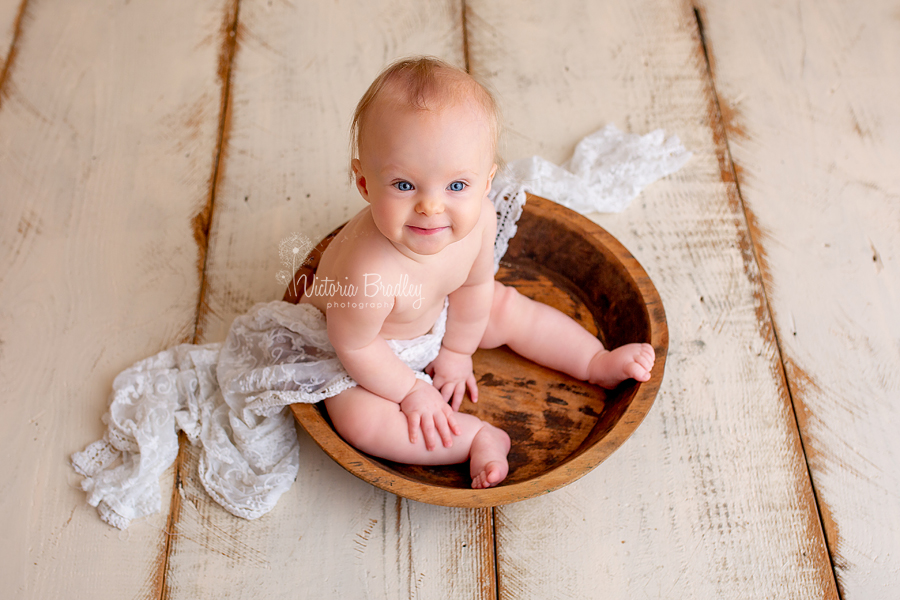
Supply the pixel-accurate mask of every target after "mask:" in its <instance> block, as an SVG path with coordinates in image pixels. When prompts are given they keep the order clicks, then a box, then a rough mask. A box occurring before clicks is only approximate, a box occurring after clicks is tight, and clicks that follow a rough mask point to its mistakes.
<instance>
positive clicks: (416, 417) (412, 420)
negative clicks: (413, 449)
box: [406, 413, 422, 444]
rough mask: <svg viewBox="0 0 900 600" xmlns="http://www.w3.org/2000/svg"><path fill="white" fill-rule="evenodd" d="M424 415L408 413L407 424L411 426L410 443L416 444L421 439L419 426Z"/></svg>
mask: <svg viewBox="0 0 900 600" xmlns="http://www.w3.org/2000/svg"><path fill="white" fill-rule="evenodd" d="M421 421H422V416H421V415H420V414H419V413H413V414H411V415H406V424H407V425H408V426H409V443H410V444H415V443H416V442H417V441H418V440H419V426H420V424H421Z"/></svg>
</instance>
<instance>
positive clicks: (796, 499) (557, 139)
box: [467, 0, 836, 599]
mask: <svg viewBox="0 0 900 600" xmlns="http://www.w3.org/2000/svg"><path fill="white" fill-rule="evenodd" d="M468 6H469V10H468V19H467V22H468V24H469V31H468V41H469V48H470V51H471V54H470V64H471V66H472V70H473V72H474V73H476V74H477V75H480V76H482V77H484V78H486V79H488V81H489V82H490V83H491V84H492V85H493V87H494V88H495V89H496V90H498V91H499V93H500V95H501V97H502V105H503V108H504V114H505V116H506V118H507V126H508V128H507V137H506V148H507V158H509V159H514V158H518V157H521V156H526V155H529V154H532V153H537V154H541V155H543V156H545V157H546V158H549V159H551V160H554V161H560V160H562V159H564V158H566V157H567V156H568V154H569V153H570V152H571V150H572V147H573V146H574V143H575V142H576V141H577V140H578V139H580V138H581V137H582V136H584V135H586V134H588V133H591V132H592V131H594V130H596V129H598V128H599V127H600V126H602V125H604V124H606V123H609V122H611V123H614V124H617V125H618V126H620V127H621V128H623V129H625V130H628V131H633V132H635V133H646V132H649V131H650V130H652V129H655V128H657V127H662V128H664V129H666V130H667V131H668V132H669V133H672V134H677V135H679V136H680V137H681V139H682V140H683V142H684V143H685V145H686V146H687V147H688V148H689V149H690V150H692V151H693V152H694V158H693V159H692V160H691V162H689V163H688V165H687V166H686V167H685V168H684V169H683V170H682V171H680V172H679V173H677V174H676V175H673V176H671V177H669V178H667V179H666V180H664V181H661V182H658V183H656V184H654V185H653V186H651V187H649V188H648V189H646V190H645V191H644V192H643V194H642V195H641V196H640V197H639V198H638V199H637V200H635V201H634V202H633V203H632V205H631V206H630V207H629V208H628V210H627V211H626V212H624V213H622V214H620V215H602V216H601V215H596V216H595V218H596V220H597V221H598V222H599V223H600V224H601V225H602V226H603V227H604V228H606V229H607V230H609V231H610V232H611V233H613V235H615V236H616V237H617V238H618V239H619V240H620V241H622V242H623V243H624V245H625V246H626V247H627V248H629V249H630V250H631V251H632V252H633V253H634V255H635V257H636V258H637V259H638V260H639V261H640V262H641V264H642V265H643V266H644V268H645V269H646V270H647V272H648V273H649V275H650V277H651V279H652V280H653V281H654V283H655V284H656V287H657V289H659V291H660V294H661V296H662V298H663V304H664V306H665V308H666V313H667V316H668V322H669V332H670V346H669V349H670V350H669V362H668V364H667V369H666V379H665V381H664V382H663V385H662V389H661V391H660V395H659V397H658V398H657V401H656V403H655V404H654V408H653V410H651V412H650V414H649V415H648V417H647V419H646V420H645V421H644V423H643V425H642V426H641V427H640V428H639V429H638V431H637V432H636V433H635V435H634V436H633V437H632V438H631V439H630V440H629V441H628V442H626V444H625V445H624V446H622V448H620V449H619V451H617V452H616V453H615V454H614V455H613V456H612V457H611V458H610V459H608V460H607V461H606V462H605V463H603V464H602V465H601V466H600V467H598V468H597V469H595V470H594V471H593V472H592V473H591V474H589V475H587V476H586V477H584V478H583V479H581V480H579V481H578V482H576V483H574V484H572V485H570V486H568V487H566V488H563V489H562V490H559V491H557V492H554V493H552V494H549V495H548V496H544V497H542V498H538V499H534V500H529V501H526V502H522V503H519V504H515V505H511V506H508V507H502V508H498V509H497V510H496V521H497V540H498V568H499V588H500V597H501V598H509V599H512V598H516V599H523V598H550V597H552V598H601V597H602V598H656V597H662V598H675V597H696V598H775V597H778V598H785V597H788V598H835V597H836V589H835V586H834V580H833V575H832V572H831V568H830V564H829V561H828V556H827V553H826V550H825V546H824V541H823V537H822V533H821V529H820V526H819V520H818V517H817V515H816V509H815V504H814V502H813V497H812V493H811V489H810V485H809V480H808V476H807V472H806V465H805V461H804V457H803V454H802V451H801V447H800V444H799V438H798V435H797V431H796V427H795V423H794V417H793V414H792V410H791V405H790V401H789V397H788V395H787V393H786V389H785V387H784V385H783V379H782V377H781V365H780V362H779V358H778V352H777V347H776V344H775V340H774V336H773V335H772V329H771V325H770V321H769V319H768V314H767V312H766V307H765V301H764V296H763V290H762V287H761V283H760V272H759V269H758V267H757V265H756V262H755V260H754V257H753V255H752V252H751V246H750V238H749V235H748V229H747V225H746V223H745V221H744V217H743V213H742V211H741V207H740V204H739V202H737V195H736V188H735V186H734V182H733V180H732V178H728V177H726V176H725V169H724V168H723V166H727V165H728V163H727V157H726V151H725V148H724V146H723V144H722V136H721V135H720V129H721V126H720V125H721V124H720V122H719V121H718V119H717V114H716V113H715V112H714V111H711V102H710V99H711V95H710V92H711V88H710V86H709V81H708V77H707V72H706V63H705V59H704V56H703V52H702V45H701V43H700V39H699V35H698V30H697V27H696V21H695V19H694V14H693V9H692V7H690V6H688V5H685V4H683V3H681V2H652V3H651V2H632V3H621V4H614V3H595V2H587V1H581V0H571V1H564V2H557V3H553V4H552V5H540V4H533V5H528V7H524V6H523V7H522V8H521V9H517V10H516V11H512V10H509V8H508V7H505V6H502V5H498V4H496V3H492V2H474V1H473V2H469V4H468Z"/></svg>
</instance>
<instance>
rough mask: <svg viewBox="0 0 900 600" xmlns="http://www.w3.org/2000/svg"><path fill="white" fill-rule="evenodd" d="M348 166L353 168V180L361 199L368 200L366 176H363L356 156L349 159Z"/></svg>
mask: <svg viewBox="0 0 900 600" xmlns="http://www.w3.org/2000/svg"><path fill="white" fill-rule="evenodd" d="M350 168H351V169H353V181H354V183H356V189H358V190H359V195H360V196H362V197H363V200H365V201H366V202H368V201H369V190H368V188H367V187H366V178H365V177H363V174H362V165H361V164H360V162H359V159H358V158H354V159H353V160H351V161H350Z"/></svg>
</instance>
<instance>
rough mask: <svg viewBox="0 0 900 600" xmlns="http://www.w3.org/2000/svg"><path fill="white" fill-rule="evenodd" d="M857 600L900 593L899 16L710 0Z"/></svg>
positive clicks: (715, 38)
mask: <svg viewBox="0 0 900 600" xmlns="http://www.w3.org/2000/svg"><path fill="white" fill-rule="evenodd" d="M703 7H704V10H703V16H704V22H705V29H706V36H707V40H708V46H709V48H710V54H711V56H712V59H713V61H712V63H713V73H714V80H715V84H716V90H717V92H718V95H719V103H720V104H721V106H722V113H723V115H725V116H726V119H727V124H728V143H729V148H730V150H731V153H732V156H733V157H734V162H735V167H736V172H737V179H738V183H739V185H740V189H741V195H742V197H743V199H744V203H745V205H746V207H747V209H748V216H749V218H750V222H751V225H752V232H753V236H754V242H755V245H756V247H757V250H758V252H759V256H760V259H761V264H762V267H763V282H764V285H765V287H766V292H767V295H768V299H769V303H770V306H771V309H772V313H773V315H774V319H775V326H776V330H777V332H778V339H779V342H780V345H781V350H782V353H783V355H784V357H785V365H786V368H787V369H786V370H787V380H788V384H789V386H790V390H791V394H792V396H793V399H794V403H795V406H796V410H797V415H798V419H799V422H800V427H801V432H802V436H803V440H804V444H805V447H806V450H807V455H808V457H809V463H810V467H811V469H812V473H813V480H814V483H815V488H816V492H817V495H818V499H819V506H820V508H821V511H822V517H823V519H824V522H825V527H826V533H827V537H828V541H829V546H830V549H831V551H832V557H833V561H834V566H835V572H836V574H837V579H838V583H839V585H840V588H841V591H842V596H843V598H844V599H845V600H856V599H866V600H869V599H871V600H878V599H888V598H896V597H897V594H898V590H900V467H898V465H900V436H898V435H897V429H898V427H900V403H898V399H900V345H898V344H900V342H898V340H900V317H898V313H897V307H898V306H900V235H898V234H900V171H898V165H900V115H898V112H897V98H898V94H900V8H898V6H897V3H896V2H887V1H878V0H875V1H871V2H865V3H857V2H849V1H840V0H831V1H825V2H806V1H798V2H790V3H781V2H766V3H762V4H756V5H754V7H753V8H752V10H749V7H745V6H738V5H735V4H734V3H731V2H718V1H708V2H703Z"/></svg>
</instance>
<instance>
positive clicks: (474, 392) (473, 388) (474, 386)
mask: <svg viewBox="0 0 900 600" xmlns="http://www.w3.org/2000/svg"><path fill="white" fill-rule="evenodd" d="M466 387H468V388H469V398H471V399H472V402H478V382H476V381H475V374H474V373H473V374H472V375H469V378H468V379H466Z"/></svg>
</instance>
